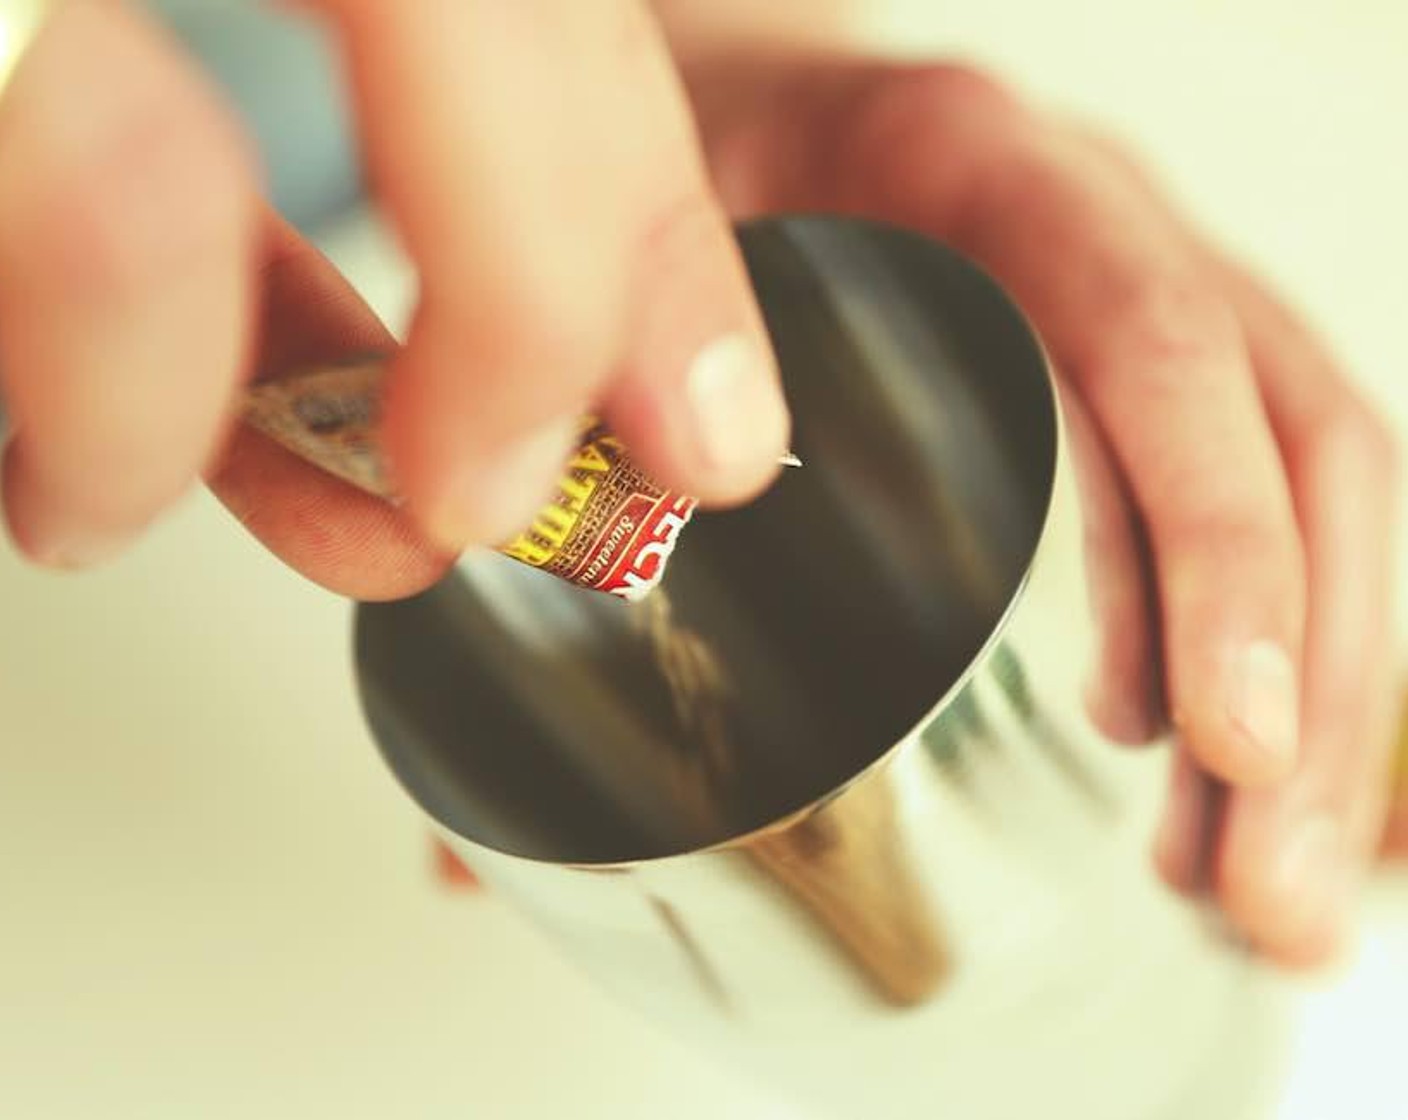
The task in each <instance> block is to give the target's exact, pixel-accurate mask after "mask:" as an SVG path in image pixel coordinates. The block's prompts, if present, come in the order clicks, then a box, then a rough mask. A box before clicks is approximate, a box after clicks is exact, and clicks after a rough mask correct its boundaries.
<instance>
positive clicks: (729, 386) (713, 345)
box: [606, 331, 792, 506]
mask: <svg viewBox="0 0 1408 1120" xmlns="http://www.w3.org/2000/svg"><path fill="white" fill-rule="evenodd" d="M657 372H658V373H660V375H659V376H648V375H646V376H639V377H635V378H632V379H630V380H629V381H628V382H627V383H626V384H624V385H623V386H621V387H620V388H619V389H618V390H617V391H616V393H615V394H614V395H613V396H612V398H611V400H610V401H609V402H608V403H607V409H606V411H607V415H608V417H609V419H610V421H611V424H612V427H613V428H614V429H615V430H616V431H617V432H618V433H619V434H620V435H621V437H622V439H623V440H624V441H625V442H626V444H627V446H628V447H630V449H631V454H632V456H633V457H634V458H635V459H636V460H637V461H638V462H639V463H640V464H641V466H642V467H643V468H644V469H645V470H646V471H647V473H649V474H650V475H651V476H652V477H654V478H655V479H656V480H657V481H659V482H661V483H663V484H664V485H667V486H669V487H671V488H674V489H678V490H680V491H683V492H685V493H689V494H692V495H693V496H695V497H697V498H698V499H699V500H700V502H701V503H703V504H704V505H706V506H734V505H741V504H743V503H745V502H748V501H751V500H753V499H754V498H756V497H758V496H759V495H760V494H762V493H763V492H764V491H765V490H767V489H768V487H770V486H771V485H772V484H773V482H775V481H776V479H777V476H778V474H779V473H780V469H781V468H780V465H779V460H780V459H781V458H782V456H783V455H784V454H785V453H786V452H787V449H788V447H789V445H790V443H791V431H792V421H791V415H790V413H789V411H788V408H787V403H786V400H785V398H784V396H783V393H782V388H781V385H780V382H779V378H778V375H777V369H776V365H775V360H774V359H773V356H772V353H771V349H770V348H769V347H768V346H767V345H766V344H765V343H762V342H760V341H759V340H757V339H756V338H755V337H753V336H752V335H751V334H749V333H747V332H744V331H735V332H728V333H725V334H723V335H720V336H718V337H715V338H713V339H711V340H709V341H708V342H706V343H705V344H704V345H703V346H701V347H700V348H699V349H698V351H697V352H695V353H694V355H693V356H692V357H691V358H689V359H688V361H687V363H686V365H685V367H684V371H683V376H682V377H681V376H679V375H678V374H676V375H675V376H670V373H669V371H668V370H665V371H657Z"/></svg>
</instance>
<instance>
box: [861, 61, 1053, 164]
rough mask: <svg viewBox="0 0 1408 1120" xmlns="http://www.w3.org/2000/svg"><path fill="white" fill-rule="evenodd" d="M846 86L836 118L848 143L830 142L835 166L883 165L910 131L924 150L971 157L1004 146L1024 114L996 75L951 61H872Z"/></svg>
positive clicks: (906, 142)
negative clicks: (843, 102) (835, 145)
mask: <svg viewBox="0 0 1408 1120" xmlns="http://www.w3.org/2000/svg"><path fill="white" fill-rule="evenodd" d="M847 93H848V97H847V106H846V108H845V109H844V110H843V115H842V116H841V117H840V118H839V122H838V123H839V124H840V125H841V127H840V129H839V135H841V136H844V137H846V138H847V143H845V144H844V145H840V146H838V148H837V150H836V165H835V167H834V169H833V170H834V173H835V174H844V173H846V172H847V170H848V169H850V173H851V174H854V173H855V171H854V166H855V165H859V166H861V167H864V168H865V172H864V174H866V175H874V174H876V173H877V169H881V170H882V171H883V169H884V168H886V167H889V166H890V165H891V164H893V163H894V162H895V161H894V159H893V158H892V157H893V153H894V151H895V150H896V149H897V148H898V149H900V150H904V149H907V148H909V147H911V146H912V145H913V144H914V142H915V137H916V136H922V137H923V138H924V141H923V142H924V144H925V146H926V148H927V149H928V150H930V151H933V152H935V153H943V154H945V155H946V156H947V157H949V158H951V157H952V154H953V153H955V152H962V153H963V154H964V158H965V160H970V161H972V160H975V159H979V158H981V156H982V153H984V152H992V151H994V150H1000V149H1002V148H1004V147H1006V146H1007V145H1008V143H1009V142H1010V141H1011V139H1012V138H1013V137H1014V136H1016V135H1017V134H1018V133H1019V132H1020V131H1021V130H1022V127H1023V125H1024V123H1025V122H1026V121H1027V119H1028V117H1027V114H1026V112H1025V110H1024V109H1023V107H1022V105H1021V102H1020V101H1019V100H1018V99H1017V97H1016V96H1015V95H1014V94H1013V93H1012V92H1011V91H1009V90H1008V89H1007V88H1006V87H1004V86H1003V85H1002V84H1001V83H999V82H997V81H996V80H994V79H993V78H991V77H989V76H988V75H987V74H984V73H983V72H982V71H980V70H976V69H973V68H971V67H968V66H963V65H958V64H949V63H912V64H894V63H889V64H884V63H882V64H877V65H875V66H873V67H872V68H870V69H869V70H868V71H866V72H863V73H861V74H860V75H859V76H858V77H857V79H856V84H855V85H854V86H853V87H851V88H850V89H849V90H848V91H847ZM882 156H883V157H885V158H880V157H882ZM901 162H903V161H901Z"/></svg>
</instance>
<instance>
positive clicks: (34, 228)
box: [0, 0, 788, 598]
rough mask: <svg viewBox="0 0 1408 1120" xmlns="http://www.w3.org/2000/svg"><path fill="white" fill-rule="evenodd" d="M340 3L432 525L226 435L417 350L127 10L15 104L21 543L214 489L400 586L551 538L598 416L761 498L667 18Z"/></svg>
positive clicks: (727, 262) (260, 529)
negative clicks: (307, 372) (403, 301)
mask: <svg viewBox="0 0 1408 1120" xmlns="http://www.w3.org/2000/svg"><path fill="white" fill-rule="evenodd" d="M313 6H314V7H316V8H318V9H320V11H321V12H322V14H324V15H325V16H327V17H328V19H329V21H330V23H331V25H332V26H333V28H334V29H335V32H336V35H337V38H338V40H339V42H340V43H341V44H342V47H343V50H344V54H345V58H346V61H347V64H348V69H349V71H350V74H351V77H352V82H353V86H354V89H355V93H356V102H357V106H358V118H359V122H360V129H361V136H362V140H363V144H364V148H365V153H366V158H367V162H368V167H369V174H370V179H371V181H372V182H373V183H374V184H375V187H376V193H377V196H378V198H379V200H380V201H381V202H382V203H383V204H384V205H385V207H386V208H387V210H388V211H389V214H390V216H391V218H392V220H393V222H394V225H395V226H396V229H397V231H398V232H399V234H400V236H401V238H402V240H403V242H404V245H405V248H406V249H407V251H408V252H409V254H410V256H411V258H412V259H413V261H414V264H415V266H416V268H417V270H418V273H419V276H420V281H421V285H422V295H421V299H420V303H419V307H418V310H417V313H416V316H415V320H414V324H413V326H412V328H411V330H410V334H409V338H408V339H407V343H406V346H405V348H404V349H402V350H400V351H399V352H398V356H397V358H396V360H395V363H394V368H393V373H392V378H391V382H390V385H389V390H388V397H387V401H386V407H385V413H384V417H383V431H384V438H385V442H386V449H387V452H388V455H389V458H390V462H391V465H392V468H393V471H394V474H395V479H396V483H397V486H398V489H399V491H400V492H401V494H402V495H403V496H404V497H405V499H406V500H407V505H406V508H407V510H408V511H409V512H410V515H411V516H410V517H409V518H408V517H406V516H405V515H404V514H402V513H399V512H396V511H393V510H391V509H389V508H388V507H386V506H384V505H382V504H380V503H377V502H375V501H373V500H372V499H369V498H365V497H364V496H363V495H360V494H357V493H355V492H353V491H352V490H351V489H350V488H349V487H346V486H343V485H342V484H340V483H336V482H334V481H333V480H330V479H328V478H326V477H324V476H322V475H321V474H320V473H319V472H317V471H316V470H315V469H313V468H311V467H308V466H306V465H304V464H302V463H299V462H297V461H295V460H294V459H292V457H290V456H289V455H288V454H287V453H286V452H284V451H282V450H280V449H278V448H277V447H275V446H274V445H273V444H271V443H269V442H268V441H267V440H265V439H263V438H262V437H260V436H258V435H256V434H254V433H252V432H250V431H247V430H244V429H240V430H238V431H236V432H235V433H234V434H233V436H232V437H230V436H229V435H228V433H229V418H230V417H231V416H232V415H233V413H234V407H233V406H234V401H235V397H236V388H237V386H238V385H239V383H240V382H241V381H242V379H244V378H246V377H247V376H249V375H251V374H256V375H267V374H272V373H277V372H281V371H282V370H283V369H285V368H287V366H288V365H289V364H290V363H299V362H305V361H311V360H326V359H334V358H337V357H341V356H345V355H346V354H348V353H350V352H354V351H365V350H367V349H369V348H372V347H389V345H390V341H391V340H390V339H389V337H388V336H387V335H386V333H385V331H384V330H383V329H382V328H381V327H380V325H379V324H377V322H376V320H375V318H374V316H372V315H371V313H370V312H369V311H367V309H366V308H365V307H364V306H363V305H361V304H360V302H359V301H358V300H357V298H356V297H355V295H354V294H353V293H352V292H351V290H350V289H349V288H348V287H347V285H346V284H345V283H344V282H343V281H341V280H340V279H339V278H338V277H337V276H336V275H335V273H334V272H333V271H332V269H331V268H330V267H329V266H328V265H326V263H325V262H323V261H322V260H321V259H320V258H319V257H318V256H317V254H316V253H315V252H313V251H312V250H311V249H310V248H309V247H308V246H307V245H306V244H305V243H303V242H301V241H300V240H299V239H298V238H297V237H296V236H295V235H294V234H293V233H292V232H291V231H290V230H288V229H287V228H286V227H284V226H283V225H282V224H281V223H280V222H279V221H278V220H277V219H275V218H273V217H272V216H271V215H269V213H268V212H267V210H266V209H265V208H264V207H263V206H262V205H261V203H260V201H259V192H258V182H257V176H256V171H255V169H254V167H253V161H252V159H251V156H250V154H249V151H248V148H247V144H246V142H245V140H244V138H243V137H242V136H241V134H240V132H239V129H238V128H237V126H236V125H235V123H234V121H233V119H232V118H231V116H230V114H229V113H228V111H227V110H226V109H225V107H224V106H222V105H221V104H220V102H219V100H218V98H217V97H216V96H215V95H214V94H213V93H212V91H211V90H210V89H209V88H208V87H207V84H206V82H205V81H204V79H203V78H202V76H201V75H200V74H199V73H198V72H197V70H196V69H195V68H194V67H193V65H192V64H191V63H190V62H189V61H188V60H187V59H186V58H184V57H183V55H182V54H181V52H180V51H179V50H178V49H177V47H176V46H175V45H174V44H173V43H171V42H169V41H168V40H167V38H166V37H165V36H164V35H163V34H162V33H161V32H160V31H159V30H158V29H157V28H156V27H155V26H153V25H151V24H150V23H149V22H147V21H146V20H145V19H144V18H143V17H142V16H140V15H139V14H137V13H136V12H134V11H132V10H130V9H128V8H126V7H124V6H122V5H120V4H116V3H111V2H109V0H69V2H67V3H64V4H59V5H56V6H55V7H54V8H53V11H52V15H51V17H50V18H49V21H48V23H47V25H46V26H45V27H44V28H43V30H42V31H41V32H40V34H39V35H38V37H37V38H36V39H35V41H34V43H33V44H32V46H31V47H30V48H29V50H28V52H27V53H26V56H25V57H24V58H23V59H22V60H21V62H20V65H19V67H18V69H17V71H16V72H15V74H14V76H13V79H12V81H11V82H10V83H9V84H8V87H7V88H6V89H5V90H4V91H3V93H0V390H3V397H4V400H5V402H6V405H7V409H8V411H9V418H10V421H11V424H12V427H13V429H14V435H13V439H12V442H11V444H10V446H9V448H8V452H7V455H6V462H5V478H4V501H5V510H6V516H7V519H8V521H9V525H10V529H11V532H12V535H13V536H14V538H15V540H16V541H17V542H18V544H19V546H20V548H21V549H22V550H23V551H24V552H25V553H26V554H27V555H29V556H30V557H32V558H34V559H35V560H37V561H40V562H43V563H48V564H53V565H58V566H83V565H86V564H89V563H94V562H97V561H99V560H101V559H104V558H105V557H107V556H108V555H110V554H112V553H114V552H116V551H118V550H119V549H120V548H121V547H122V546H123V545H124V544H126V543H127V542H128V541H129V540H130V539H131V538H132V537H133V536H134V535H135V534H137V533H138V532H139V531H140V530H141V529H142V528H143V527H144V526H146V525H147V524H148V522H150V521H151V519H152V518H153V517H154V516H155V515H156V514H157V513H158V512H160V511H161V510H162V509H163V508H164V507H165V506H166V505H168V504H169V503H170V502H171V501H172V500H173V499H175V498H176V497H177V496H178V495H179V494H181V493H182V492H183V491H184V490H185V489H186V488H187V486H188V485H189V483H190V482H191V481H192V480H193V479H194V478H195V477H196V476H197V475H198V474H199V473H201V472H202V470H203V469H207V468H210V469H211V470H212V471H213V475H212V484H213V486H214V487H215V489H216V491H217V492H218V493H219V494H220V495H221V497H222V498H223V499H224V500H225V501H226V503H227V504H229V505H230V506H231V507H232V508H233V509H234V510H235V512H236V513H237V515H238V516H239V517H240V518H241V519H242V520H243V521H244V522H245V523H246V524H247V525H248V526H249V527H250V528H251V530H253V532H254V533H255V534H256V535H258V536H259V537H260V538H261V539H263V540H264V541H265V543H267V544H268V545H269V546H270V547H271V548H273V549H274V550H275V551H276V552H278V553H279V554H280V555H281V556H283V557H284V558H285V559H286V560H288V561H289V562H290V563H292V564H293V565H294V566H295V567H297V568H299V569H300V570H302V571H303V572H305V573H306V574H307V575H309V576H310V577H312V578H313V579H316V580H318V581H320V582H322V583H324V584H326V585H328V586H331V587H333V588H334V589H336V590H339V591H343V592H346V593H350V594H354V595H358V596H362V597H369V598H370V597H382V596H391V595H397V594H405V593H408V592H410V591H414V590H416V589H418V588H419V587H420V586H423V585H424V584H426V583H427V582H429V581H430V580H431V579H432V578H433V577H434V575H435V574H436V573H437V572H438V571H439V570H441V569H442V568H443V566H444V565H445V564H446V563H447V562H448V557H449V556H450V555H451V554H453V553H454V552H455V551H458V550H459V549H461V548H463V547H464V546H465V545H467V544H489V543H495V542H497V541H499V540H501V539H503V538H506V537H507V536H509V535H510V534H511V533H512V532H513V531H514V530H516V529H517V528H519V527H520V526H521V525H522V524H523V523H525V522H526V521H527V520H528V519H529V518H530V517H531V514H532V512H533V511H534V509H535V507H536V505H537V504H539V503H540V502H541V501H542V500H543V499H545V498H546V496H547V495H548V493H549V492H550V490H551V485H552V482H553V480H554V476H555V474H556V472H557V470H558V469H559V467H560V465H561V464H562V462H563V461H564V459H565V456H566V454H567V453H568V451H569V450H570V444H571V441H572V439H573V436H574V434H575V425H576V424H577V421H578V419H579V417H580V415H581V414H582V413H583V412H584V411H586V410H587V409H588V408H589V407H597V406H599V407H600V408H601V409H602V410H603V411H604V414H605V416H606V418H607V419H608V420H609V421H610V422H611V423H612V425H613V426H614V427H615V428H616V430H617V431H618V432H619V433H620V434H621V435H622V437H623V438H624V439H625V440H626V441H627V442H628V443H629V444H630V445H631V447H632V450H633V454H634V456H635V457H636V458H637V459H639V461H640V462H641V464H642V466H643V467H645V468H646V469H647V470H648V471H650V472H652V473H653V474H654V475H655V476H656V477H657V478H659V480H660V481H661V482H663V483H666V484H669V485H672V486H675V487H678V488H681V489H684V490H687V491H689V492H692V493H694V494H697V495H698V496H699V497H700V498H701V499H703V500H704V501H706V502H709V503H731V502H736V501H740V500H744V499H746V498H748V497H750V496H751V495H753V494H754V493H756V492H757V491H758V490H759V489H761V488H762V486H764V485H765V484H766V483H767V482H768V480H769V479H770V478H771V476H772V474H773V472H774V471H775V470H776V461H777V457H778V455H779V454H780V453H781V452H782V451H783V450H785V447H786V444H787V436H788V418H787V413H786V409H785V405H784V403H783V400H782V397H781V393H780V391H779V388H778V384H777V377H776V371H775V368H774V365H773V359H772V357H771V354H770V351H769V348H768V345H767V342H766V338H765V335H764V333H763V330H762V327H761V323H760V319H759V316H758V313H757V309H756V307H755V305H754V303H753V299H752V296H751V292H750V289H749V287H748V284H747V281H746V276H745V273H744V270H743V267H742V264H741V260H740V257H739V254H738V251H737V248H736V245H735V243H734V241H733V239H732V237H731V235H730V230H729V225H728V222H727V220H726V218H725V216H724V215H723V213H722V211H721V210H720V208H719V206H718V204H717V201H716V200H715V197H714V195H713V193H712V191H711V190H710V188H709V185H708V182H707V177H706V173H705V170H704V168H703V165H702V161H701V158H700V155H699V151H698V144H697V142H696V140H695V137H694V134H693V126H692V123H691V119H690V115H689V111H688V108H687V105H686V103H685V99H684V95H683V93H682V91H681V88H680V85H679V82H678V79H677V77H676V75H675V72H674V68H673V66H672V63H671V61H670V58H669V55H668V52H667V49H666V47H665V45H664V43H663V41H662V39H661V36H660V34H659V32H658V29H657V28H656V26H655V24H654V21H653V19H652V17H651V16H650V14H649V13H648V11H647V10H646V9H645V7H644V5H643V4H642V3H640V2H637V0H630V2H622V3H616V4H609V5H590V4H581V3H577V2H575V0H523V2H520V3H513V4H484V3H470V4H465V3H452V2H441V0H434V2H426V3H417V4H391V3H382V2H378V0H321V2H320V3H318V4H315V5H313ZM227 439H228V443H227ZM212 463H214V464H216V465H215V466H214V467H211V466H210V465H211V464H212ZM313 514H318V515H319V516H311V515H313Z"/></svg>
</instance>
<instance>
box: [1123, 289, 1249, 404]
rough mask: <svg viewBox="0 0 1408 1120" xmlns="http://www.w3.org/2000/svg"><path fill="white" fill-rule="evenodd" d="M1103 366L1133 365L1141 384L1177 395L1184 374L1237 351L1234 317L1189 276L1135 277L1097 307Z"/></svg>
mask: <svg viewBox="0 0 1408 1120" xmlns="http://www.w3.org/2000/svg"><path fill="white" fill-rule="evenodd" d="M1102 303H1103V306H1104V308H1105V314H1106V321H1107V323H1108V329H1107V330H1106V331H1104V332H1101V334H1102V336H1103V338H1104V340H1105V347H1104V354H1105V356H1106V357H1107V362H1109V363H1113V364H1117V365H1118V367H1119V368H1121V369H1126V368H1128V367H1129V363H1130V362H1131V360H1133V361H1137V362H1138V363H1139V369H1140V376H1141V378H1148V379H1149V380H1150V382H1151V383H1153V384H1155V385H1158V384H1161V383H1162V384H1166V385H1167V386H1168V387H1169V388H1177V389H1183V388H1184V387H1185V386H1187V385H1188V379H1189V375H1190V371H1193V370H1197V369H1206V368H1210V366H1211V365H1212V364H1213V363H1214V362H1215V361H1216V359H1219V358H1223V357H1225V356H1227V355H1229V354H1237V353H1240V351H1241V350H1242V341H1241V334H1240V330H1239V328H1238V325H1237V318H1236V315H1235V314H1234V313H1233V310H1232V308H1231V306H1230V305H1228V304H1227V303H1226V302H1224V301H1223V300H1221V299H1219V298H1217V297H1216V296H1214V295H1210V294H1209V293H1208V292H1207V290H1206V285H1205V284H1203V283H1202V282H1201V280H1200V278H1199V277H1197V276H1195V275H1191V274H1188V275H1167V274H1165V275H1158V274H1151V273H1141V274H1140V275H1138V276H1137V277H1134V278H1132V279H1129V280H1127V281H1125V282H1124V283H1122V284H1119V285H1115V286H1112V287H1111V289H1110V290H1109V291H1108V292H1107V293H1106V294H1105V298H1104V300H1103V301H1102Z"/></svg>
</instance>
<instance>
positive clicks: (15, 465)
mask: <svg viewBox="0 0 1408 1120" xmlns="http://www.w3.org/2000/svg"><path fill="white" fill-rule="evenodd" d="M3 475H4V478H3V499H2V500H0V504H3V508H4V514H5V526H6V529H7V531H8V533H9V536H10V540H11V541H12V542H13V543H14V545H15V548H16V549H17V550H18V551H19V553H20V555H22V556H24V557H25V558H26V559H27V560H29V561H30V562H31V563H33V564H36V565H38V566H39V567H43V568H52V569H55V570H59V571H82V570H85V569H88V568H95V567H100V566H101V565H103V564H106V563H108V562H109V561H110V560H113V559H115V558H116V557H117V556H118V555H120V554H121V553H122V552H124V551H125V550H126V549H127V547H128V546H129V545H131V543H132V542H133V541H134V540H135V539H136V537H137V536H138V534H139V533H140V530H141V526H135V527H134V526H133V525H132V524H130V523H120V524H113V525H105V524H103V523H100V522H96V521H94V520H93V519H92V518H85V517H79V516H73V515H72V514H71V513H70V511H69V508H68V506H67V505H65V504H64V503H62V502H56V501H53V500H51V499H50V497H49V496H48V495H46V494H45V492H44V486H43V484H42V481H41V480H40V477H39V475H38V474H37V473H36V468H35V467H34V465H33V463H32V462H31V461H30V459H29V457H28V455H27V452H26V444H25V442H24V441H23V440H22V439H19V438H17V439H15V440H13V441H11V443H10V444H9V446H8V447H6V449H5V455H4V468H3Z"/></svg>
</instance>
